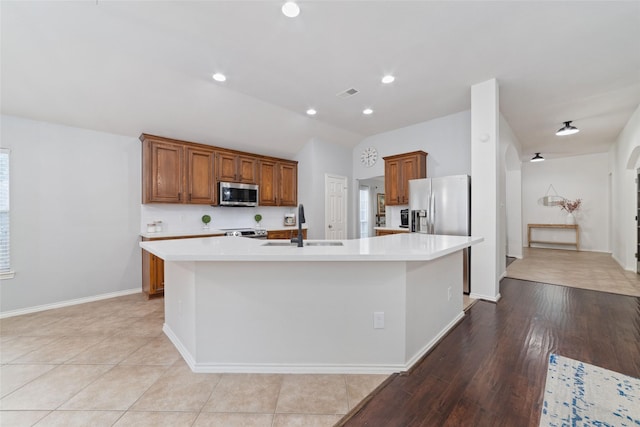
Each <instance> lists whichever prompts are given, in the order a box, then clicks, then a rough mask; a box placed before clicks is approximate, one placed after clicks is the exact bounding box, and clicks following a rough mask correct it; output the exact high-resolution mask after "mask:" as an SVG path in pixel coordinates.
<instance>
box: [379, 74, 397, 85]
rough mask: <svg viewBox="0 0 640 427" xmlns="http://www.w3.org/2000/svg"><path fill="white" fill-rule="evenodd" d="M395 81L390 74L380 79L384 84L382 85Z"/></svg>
mask: <svg viewBox="0 0 640 427" xmlns="http://www.w3.org/2000/svg"><path fill="white" fill-rule="evenodd" d="M395 79H396V78H395V77H393V76H392V75H391V74H387V75H386V76H384V77H383V78H382V83H384V84H389V83H393V81H394V80H395Z"/></svg>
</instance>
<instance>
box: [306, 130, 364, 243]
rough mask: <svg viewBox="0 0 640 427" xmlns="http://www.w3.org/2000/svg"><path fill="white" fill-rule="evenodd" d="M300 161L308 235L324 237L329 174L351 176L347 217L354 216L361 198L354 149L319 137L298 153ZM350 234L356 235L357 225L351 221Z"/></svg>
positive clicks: (310, 236)
mask: <svg viewBox="0 0 640 427" xmlns="http://www.w3.org/2000/svg"><path fill="white" fill-rule="evenodd" d="M294 160H297V161H298V203H302V204H304V211H305V218H306V220H307V226H308V231H307V237H308V238H309V239H324V237H325V233H324V232H325V230H324V210H325V203H324V200H325V191H324V179H325V174H334V175H339V176H345V177H347V185H349V188H348V190H347V191H348V193H347V218H354V216H355V215H354V212H356V211H355V210H354V203H353V201H354V200H357V194H358V187H357V185H354V184H353V180H352V179H351V149H350V148H347V147H345V146H343V145H339V144H334V143H331V142H326V141H322V140H319V139H317V138H314V139H312V140H311V141H309V142H307V144H305V146H304V147H303V148H302V150H300V151H299V152H298V154H296V156H295V159H294ZM348 226H349V230H347V231H348V232H347V236H348V238H350V239H352V238H354V236H355V235H356V234H355V228H354V224H353V223H352V222H348Z"/></svg>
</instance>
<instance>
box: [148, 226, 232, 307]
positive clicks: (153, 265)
mask: <svg viewBox="0 0 640 427" xmlns="http://www.w3.org/2000/svg"><path fill="white" fill-rule="evenodd" d="M217 236H222V234H208V235H203V236H176V237H166V238H148V237H143V238H142V241H144V242H147V241H150V240H174V239H195V238H197V237H217ZM142 292H143V293H144V294H145V295H146V296H147V298H149V299H151V298H155V297H161V296H164V260H163V259H162V258H158V257H157V256H155V255H154V254H152V253H149V252H147V251H145V250H144V249H142Z"/></svg>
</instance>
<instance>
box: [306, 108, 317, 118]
mask: <svg viewBox="0 0 640 427" xmlns="http://www.w3.org/2000/svg"><path fill="white" fill-rule="evenodd" d="M316 113H317V111H316V110H314V109H313V108H309V109H308V110H307V114H308V115H310V116H315V115H316Z"/></svg>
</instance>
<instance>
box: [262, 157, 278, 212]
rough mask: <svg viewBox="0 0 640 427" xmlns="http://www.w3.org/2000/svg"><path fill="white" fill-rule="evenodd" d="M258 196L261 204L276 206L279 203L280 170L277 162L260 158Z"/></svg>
mask: <svg viewBox="0 0 640 427" xmlns="http://www.w3.org/2000/svg"><path fill="white" fill-rule="evenodd" d="M258 169H259V177H260V179H259V181H258V183H259V188H258V198H259V202H258V203H259V205H260V206H276V205H277V204H278V198H277V197H278V196H277V194H276V193H277V190H278V182H277V179H278V171H277V169H276V162H272V161H271V160H260V163H259V166H258Z"/></svg>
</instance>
